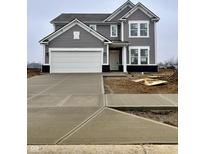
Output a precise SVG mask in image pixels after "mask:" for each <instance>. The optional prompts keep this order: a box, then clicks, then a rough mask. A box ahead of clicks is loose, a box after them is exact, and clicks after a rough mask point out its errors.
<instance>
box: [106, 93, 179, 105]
mask: <svg viewBox="0 0 205 154" xmlns="http://www.w3.org/2000/svg"><path fill="white" fill-rule="evenodd" d="M106 100H107V104H106V106H108V107H177V106H178V94H106Z"/></svg>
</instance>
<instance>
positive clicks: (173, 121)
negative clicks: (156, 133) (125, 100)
mask: <svg viewBox="0 0 205 154" xmlns="http://www.w3.org/2000/svg"><path fill="white" fill-rule="evenodd" d="M117 110H120V111H123V112H127V113H130V114H134V115H137V116H141V117H144V118H148V119H152V120H155V121H158V122H162V123H165V124H168V125H172V126H175V127H178V109H177V108H176V109H160V110H156V109H136V108H118V109H117Z"/></svg>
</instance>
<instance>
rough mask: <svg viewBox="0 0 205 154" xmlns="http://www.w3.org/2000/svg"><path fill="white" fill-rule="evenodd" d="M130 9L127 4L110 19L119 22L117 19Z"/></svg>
mask: <svg viewBox="0 0 205 154" xmlns="http://www.w3.org/2000/svg"><path fill="white" fill-rule="evenodd" d="M130 10H131V8H130V7H129V6H127V7H126V8H125V9H124V10H123V11H121V12H120V13H119V14H118V15H117V16H115V17H114V18H113V19H112V20H111V21H117V22H119V20H118V19H120V18H121V17H122V16H123V15H125V14H126V13H127V12H128V11H130Z"/></svg>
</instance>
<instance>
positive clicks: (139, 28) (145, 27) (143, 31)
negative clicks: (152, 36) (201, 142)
mask: <svg viewBox="0 0 205 154" xmlns="http://www.w3.org/2000/svg"><path fill="white" fill-rule="evenodd" d="M129 37H130V38H135V37H149V21H138V20H135V21H129Z"/></svg>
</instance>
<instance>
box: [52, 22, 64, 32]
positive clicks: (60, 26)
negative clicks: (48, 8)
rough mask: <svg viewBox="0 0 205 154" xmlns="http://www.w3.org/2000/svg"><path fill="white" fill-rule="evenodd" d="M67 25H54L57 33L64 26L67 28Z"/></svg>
mask: <svg viewBox="0 0 205 154" xmlns="http://www.w3.org/2000/svg"><path fill="white" fill-rule="evenodd" d="M65 25H66V24H62V23H58V24H54V27H55V31H56V30H58V29H60V28H62V27H63V26H65Z"/></svg>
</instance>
